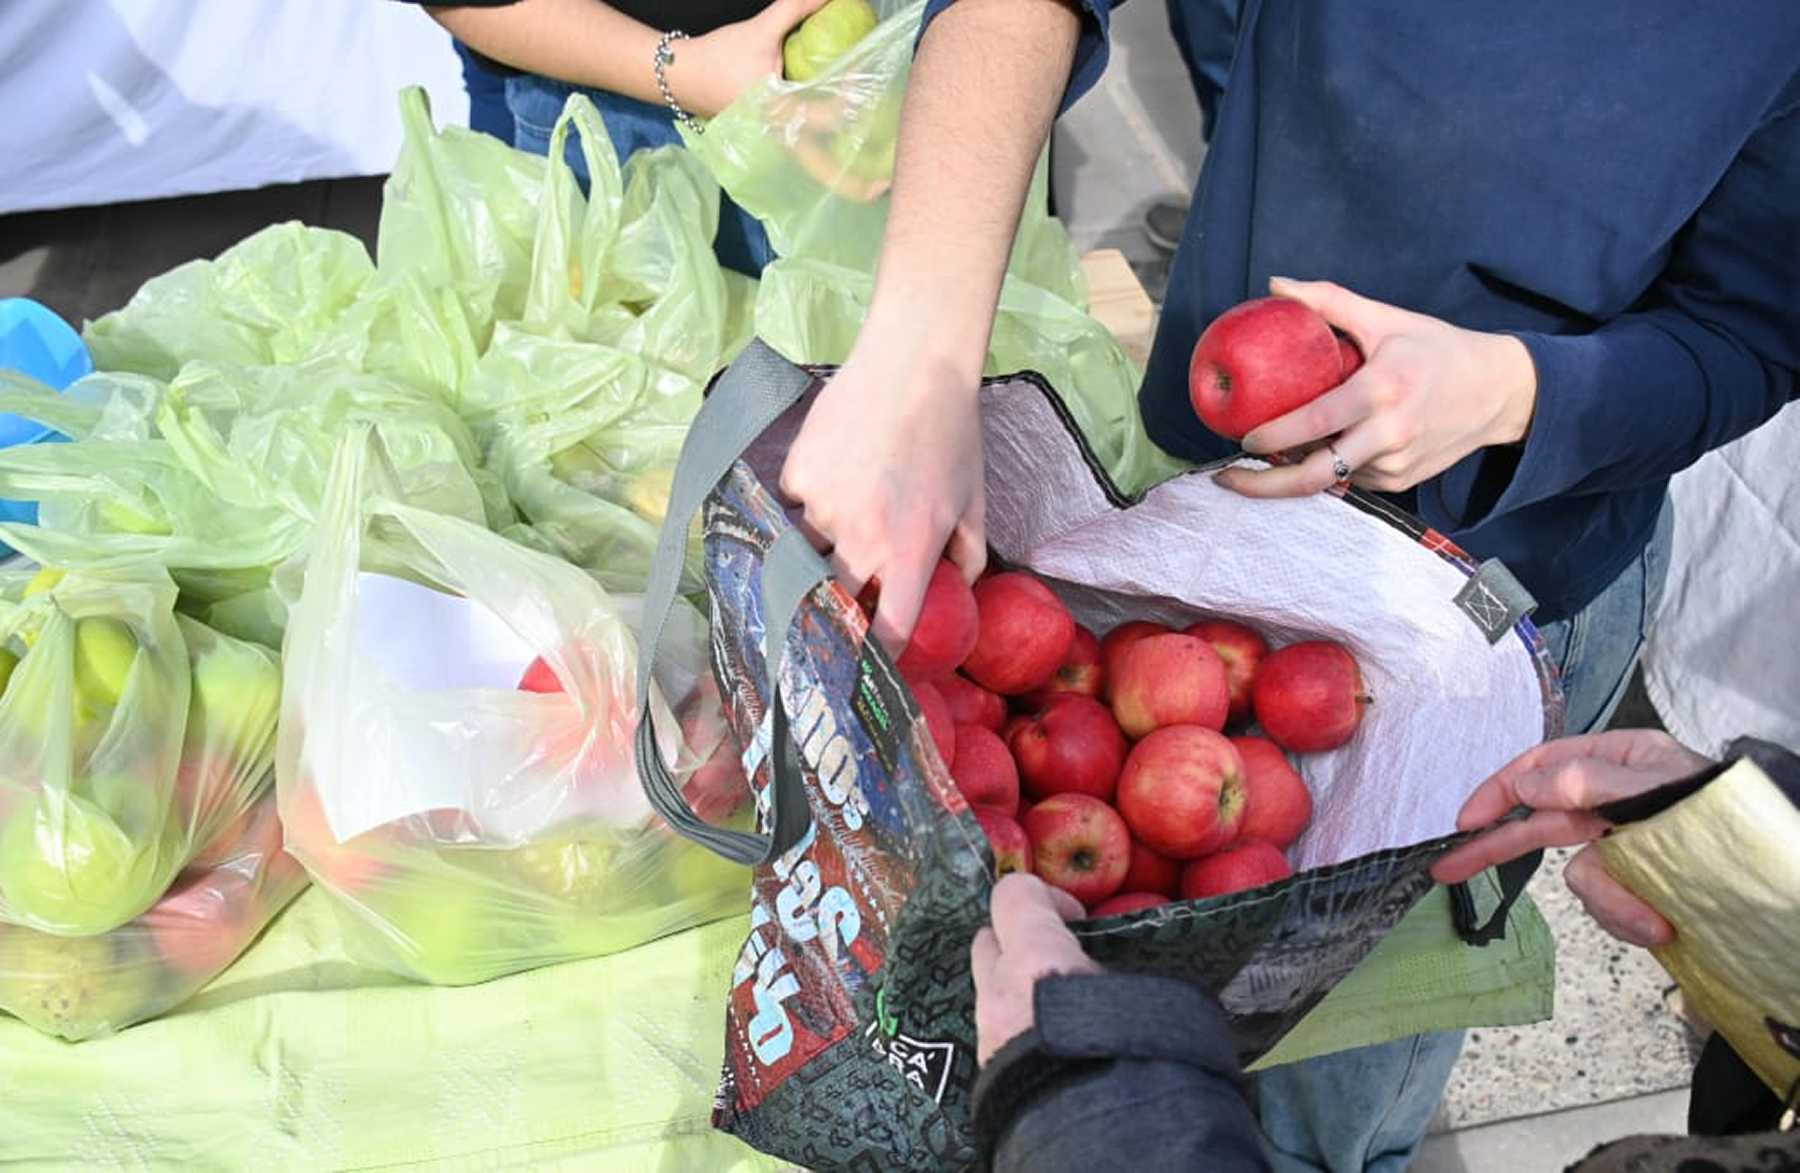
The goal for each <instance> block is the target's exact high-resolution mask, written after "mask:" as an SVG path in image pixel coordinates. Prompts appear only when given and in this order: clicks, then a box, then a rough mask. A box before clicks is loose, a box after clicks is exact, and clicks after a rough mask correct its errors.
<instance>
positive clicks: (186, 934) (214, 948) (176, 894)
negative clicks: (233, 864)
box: [137, 868, 253, 978]
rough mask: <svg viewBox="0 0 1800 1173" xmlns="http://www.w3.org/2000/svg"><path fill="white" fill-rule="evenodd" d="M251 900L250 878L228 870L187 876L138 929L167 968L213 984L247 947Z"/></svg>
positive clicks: (151, 909)
mask: <svg viewBox="0 0 1800 1173" xmlns="http://www.w3.org/2000/svg"><path fill="white" fill-rule="evenodd" d="M252 895H253V892H252V887H251V881H250V879H249V877H247V876H245V875H244V874H242V873H241V872H237V871H233V870H231V869H230V868H219V869H216V870H214V871H210V872H184V873H182V876H181V878H180V879H179V880H177V881H176V883H175V886H174V887H173V888H171V889H169V891H168V893H167V894H165V895H164V896H163V898H162V899H161V900H158V901H157V902H156V903H155V904H153V905H151V907H150V910H149V911H148V912H146V913H144V915H143V916H142V917H141V918H140V919H139V920H138V922H137V923H138V924H139V925H140V926H141V927H143V928H145V929H148V930H149V931H150V937H151V939H152V940H154V941H155V942H156V951H157V952H158V953H160V954H162V959H163V964H164V965H165V966H167V967H168V968H169V969H171V970H173V971H174V972H175V973H178V974H181V975H182V976H183V977H187V978H210V977H212V976H213V975H215V974H217V973H221V972H223V971H224V969H225V967H226V966H228V965H230V964H231V963H232V962H233V961H235V960H237V955H238V953H239V952H240V951H241V950H242V949H243V948H244V946H245V945H247V944H248V943H249V942H248V941H247V940H246V939H245V938H246V937H247V936H248V934H247V933H246V932H245V928H246V926H245V925H244V923H243V922H244V920H245V918H246V917H248V915H249V913H250V900H251V896H252Z"/></svg>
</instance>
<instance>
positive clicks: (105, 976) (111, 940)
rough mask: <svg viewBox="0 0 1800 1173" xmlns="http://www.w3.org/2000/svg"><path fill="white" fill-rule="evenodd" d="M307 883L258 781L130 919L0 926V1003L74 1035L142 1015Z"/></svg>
mask: <svg viewBox="0 0 1800 1173" xmlns="http://www.w3.org/2000/svg"><path fill="white" fill-rule="evenodd" d="M262 760H263V764H264V767H265V772H266V770H267V769H268V768H269V767H270V766H272V755H270V754H269V753H266V752H265V753H264V754H263V755H262ZM305 887H306V873H305V872H304V871H302V870H301V868H300V865H299V864H298V863H297V862H295V860H294V858H293V857H292V856H290V855H288V854H286V853H285V852H283V851H282V850H281V823H280V821H279V820H278V819H277V817H276V814H275V795H274V792H273V790H272V789H267V788H265V793H264V796H263V797H262V798H261V799H259V800H258V801H257V803H256V805H255V806H253V807H251V808H250V809H248V810H245V811H243V812H242V814H241V816H240V817H239V818H237V819H234V820H233V821H232V822H231V823H229V824H228V825H226V826H224V827H223V828H221V831H220V833H219V834H217V835H215V837H214V840H213V842H212V843H211V844H209V845H208V846H207V847H205V848H203V849H202V852H201V855H199V856H196V857H195V859H194V860H193V861H192V862H191V863H190V864H189V866H188V868H187V870H185V871H183V872H182V873H181V875H180V876H179V877H178V878H177V879H176V881H175V885H174V886H173V887H172V888H170V889H169V891H168V892H167V893H165V894H164V895H163V897H162V898H161V899H160V900H158V901H157V902H156V903H155V904H153V905H151V907H150V909H149V911H147V912H145V913H144V914H143V915H142V916H140V917H138V918H137V919H136V920H133V921H131V922H129V923H127V924H124V925H121V926H120V927H119V928H116V929H114V930H112V931H111V932H109V933H102V934H100V935H99V936H94V937H55V936H51V935H50V934H48V933H40V932H37V931H35V930H33V929H24V928H18V927H15V926H10V925H8V926H0V1010H5V1011H6V1012H7V1013H9V1014H11V1015H13V1016H14V1017H15V1018H19V1019H22V1020H23V1021H24V1022H26V1023H27V1024H29V1025H30V1026H32V1027H34V1028H36V1029H37V1030H40V1031H42V1032H44V1033H45V1034H50V1035H56V1036H57V1037H59V1038H64V1039H68V1040H70V1041H71V1042H79V1041H82V1040H85V1039H91V1038H95V1037H98V1036H101V1035H107V1034H112V1033H115V1032H117V1031H120V1030H123V1029H124V1028H126V1027H128V1026H134V1025H136V1024H137V1023H140V1022H147V1021H149V1020H150V1019H152V1018H155V1017H157V1016H159V1015H161V1014H164V1013H167V1012H168V1011H169V1010H171V1009H173V1008H175V1007H176V1006H179V1005H181V1004H182V1003H184V1002H186V1001H187V1000H188V999H189V998H191V997H193V996H194V995H195V994H196V993H197V992H199V990H200V989H201V988H202V987H203V986H205V985H206V984H207V983H208V982H210V981H212V980H213V979H214V978H215V977H217V976H218V975H219V974H220V973H222V972H224V970H225V969H226V967H227V966H229V965H230V964H231V963H232V962H233V961H235V960H236V959H237V957H238V955H239V954H241V953H243V951H244V950H245V949H247V948H249V946H250V943H251V942H252V941H254V940H255V939H256V936H257V934H259V933H261V932H262V930H263V928H264V926H266V925H267V924H268V923H269V921H270V920H271V919H272V918H273V917H274V916H275V914H276V913H278V912H280V911H281V910H282V909H283V908H285V907H286V906H287V905H288V903H289V902H290V901H292V900H293V899H294V897H296V896H298V895H299V894H300V892H301V890H302V889H304V888H305Z"/></svg>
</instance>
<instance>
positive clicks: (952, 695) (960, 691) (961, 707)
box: [932, 673, 1006, 733]
mask: <svg viewBox="0 0 1800 1173" xmlns="http://www.w3.org/2000/svg"><path fill="white" fill-rule="evenodd" d="M932 683H933V684H935V685H937V690H938V692H940V693H942V694H943V697H944V703H945V704H947V705H949V706H950V716H951V717H953V718H954V719H955V721H956V723H957V724H958V725H980V726H982V727H983V728H986V729H991V730H993V731H994V732H995V733H998V732H1000V727H1001V726H1002V725H1004V724H1006V701H1004V700H1003V699H1001V697H1000V694H998V693H993V692H989V691H988V690H987V689H985V688H983V687H981V685H979V684H976V683H974V682H973V681H970V680H964V679H963V678H962V677H960V676H958V675H956V674H955V673H951V674H950V675H948V676H940V677H938V678H937V679H935V680H933V681H932Z"/></svg>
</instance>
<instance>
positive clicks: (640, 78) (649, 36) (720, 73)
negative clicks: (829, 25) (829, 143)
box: [426, 0, 825, 118]
mask: <svg viewBox="0 0 1800 1173" xmlns="http://www.w3.org/2000/svg"><path fill="white" fill-rule="evenodd" d="M824 2H825V0H774V3H772V4H770V5H769V6H768V7H767V8H765V9H763V11H762V12H760V13H758V14H757V15H756V16H754V17H752V18H751V19H749V20H743V21H738V22H737V23H735V24H728V25H725V26H723V27H721V28H718V29H715V30H714V31H712V32H709V33H705V34H703V35H701V36H696V37H693V38H691V39H688V40H685V41H680V42H677V43H676V44H675V46H674V54H675V59H674V60H673V61H672V62H671V63H670V64H669V66H668V67H667V69H666V70H665V71H664V74H665V76H666V77H667V78H668V82H669V90H670V92H671V93H673V94H674V95H675V100H676V102H678V103H679V104H680V105H681V107H682V109H684V110H686V111H688V112H689V113H691V114H694V115H696V116H698V117H701V118H711V117H712V116H713V115H715V114H717V113H718V112H719V111H721V110H723V109H724V108H725V107H726V106H729V105H730V104H731V103H732V102H733V101H735V100H736V98H737V96H738V95H739V94H741V93H743V92H744V90H746V89H748V88H749V87H750V86H752V85H755V84H756V83H757V82H759V81H761V80H762V79H763V78H765V77H767V76H768V75H769V74H771V73H774V74H779V73H780V72H781V69H782V65H781V45H782V42H783V41H784V40H785V39H786V37H787V35H788V33H789V32H791V31H793V28H794V26H795V25H797V24H799V23H800V22H801V21H803V20H805V19H806V18H807V16H809V15H811V14H812V12H813V11H814V10H815V9H817V8H818V7H819V6H820V5H821V4H823V3H824ZM426 11H428V12H429V13H430V14H431V15H432V17H433V18H434V19H436V20H437V22H438V23H439V24H441V25H443V26H444V27H445V28H446V29H448V30H449V31H450V33H451V35H452V36H454V37H456V39H457V40H459V41H461V42H463V43H464V44H465V45H468V46H469V47H470V48H472V49H474V50H475V51H476V52H478V53H481V54H482V55H483V56H486V57H491V58H493V59H494V60H496V61H500V62H503V63H505V64H507V65H510V66H512V67H513V68H515V69H522V70H525V71H527V72H530V73H536V74H541V75H542V76H544V77H553V78H556V79H557V80H559V81H566V82H572V83H574V84H576V85H582V86H591V87H593V88H594V89H601V90H607V91H609V92H611V93H615V94H624V95H625V96H627V97H631V98H636V99H638V100H639V101H643V102H651V103H655V104H657V105H661V104H662V101H663V97H662V91H661V90H660V89H659V88H658V87H657V84H656V71H655V68H654V61H655V56H656V46H657V42H658V41H659V40H660V39H661V37H662V34H663V30H661V29H656V28H652V27H650V26H649V25H647V24H644V23H643V22H641V21H637V20H633V19H632V18H631V17H629V16H626V15H625V14H624V13H622V12H619V11H618V10H616V9H614V8H612V7H611V6H610V5H607V4H604V3H601V2H600V0H513V2H512V3H508V4H448V5H429V6H427V8H426Z"/></svg>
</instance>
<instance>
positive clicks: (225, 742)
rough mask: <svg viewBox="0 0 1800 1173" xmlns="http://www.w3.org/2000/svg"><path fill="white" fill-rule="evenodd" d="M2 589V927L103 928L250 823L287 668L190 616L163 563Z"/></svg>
mask: <svg viewBox="0 0 1800 1173" xmlns="http://www.w3.org/2000/svg"><path fill="white" fill-rule="evenodd" d="M4 585H5V589H4V601H0V631H3V632H4V638H3V642H4V648H5V651H4V654H3V655H0V668H6V669H7V671H8V677H7V679H6V681H5V693H4V695H3V696H0V921H5V922H10V923H13V924H19V925H23V926H27V927H30V928H34V929H37V930H40V931H43V932H47V933H54V934H60V935H68V936H79V935H93V934H97V933H104V932H106V931H108V930H110V929H113V928H116V927H117V926H118V925H120V924H122V923H124V922H125V921H128V920H130V919H131V918H132V917H135V916H137V915H138V914H139V913H141V912H143V911H144V910H145V909H146V908H148V907H149V906H150V905H151V904H152V903H153V902H155V901H156V900H157V899H158V898H159V897H160V896H161V895H162V894H163V891H164V889H166V888H167V887H168V885H169V882H170V881H171V880H172V879H173V878H174V877H175V875H176V873H177V872H179V871H180V870H181V869H182V868H183V867H185V866H188V865H189V864H190V863H191V862H193V861H195V860H199V861H200V862H202V863H209V862H214V861H215V860H216V857H217V854H218V852H219V850H220V846H219V844H220V840H221V837H222V836H223V837H225V838H226V839H227V840H229V838H230V837H231V836H232V834H233V833H234V831H241V829H242V828H241V825H240V824H241V822H242V819H243V816H244V812H246V811H247V810H248V809H249V808H250V805H251V804H252V803H253V802H254V800H255V799H256V797H257V794H258V793H259V791H260V790H261V788H262V787H263V786H265V785H266V784H267V781H268V772H269V767H270V764H271V761H272V757H273V750H274V736H275V719H276V716H277V714H278V712H279V708H280V687H281V676H280V670H279V668H278V666H277V663H276V657H275V655H274V653H272V652H270V651H269V650H268V649H266V648H262V647H258V646H256V645H254V644H250V643H246V642H244V641H241V640H236V639H232V638H230V637H229V636H225V635H221V634H219V633H218V632H216V631H212V630H210V629H209V628H207V627H206V626H204V625H203V624H201V623H199V622H197V621H195V620H193V619H190V618H188V617H186V616H182V615H177V614H176V613H175V611H174V603H175V586H174V583H173V582H172V581H171V580H170V579H169V577H168V575H167V574H166V573H165V572H164V571H163V570H162V569H161V568H160V567H154V566H139V567H137V568H135V569H133V570H130V571H126V570H119V571H114V572H109V573H107V574H104V575H102V574H86V573H65V572H62V571H58V570H49V571H43V572H39V573H36V574H30V573H25V572H11V573H10V574H8V575H6V576H5V584H4Z"/></svg>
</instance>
